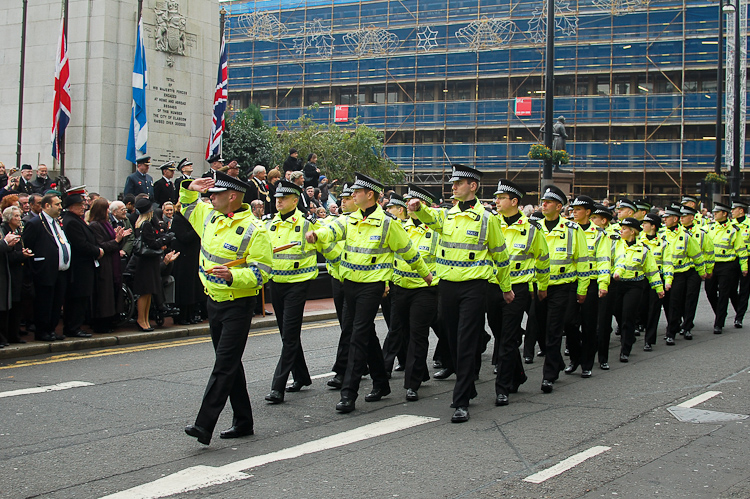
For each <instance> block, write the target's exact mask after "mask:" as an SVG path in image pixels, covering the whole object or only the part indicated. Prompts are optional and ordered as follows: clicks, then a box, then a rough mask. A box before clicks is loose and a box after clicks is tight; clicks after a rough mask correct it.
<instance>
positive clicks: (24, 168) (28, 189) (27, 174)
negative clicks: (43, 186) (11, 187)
mask: <svg viewBox="0 0 750 499" xmlns="http://www.w3.org/2000/svg"><path fill="white" fill-rule="evenodd" d="M33 176H34V170H33V169H32V168H31V165H21V178H20V179H19V181H18V187H16V190H17V191H18V192H25V193H26V194H31V193H33V192H36V190H35V189H34V183H33V182H32V181H31V177H33Z"/></svg>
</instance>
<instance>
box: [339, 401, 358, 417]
mask: <svg viewBox="0 0 750 499" xmlns="http://www.w3.org/2000/svg"><path fill="white" fill-rule="evenodd" d="M336 410H337V411H339V412H343V413H344V414H346V413H347V412H352V411H353V410H354V401H353V400H352V399H341V400H339V403H338V404H336Z"/></svg>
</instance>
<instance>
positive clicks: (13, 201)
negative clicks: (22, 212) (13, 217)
mask: <svg viewBox="0 0 750 499" xmlns="http://www.w3.org/2000/svg"><path fill="white" fill-rule="evenodd" d="M9 206H15V207H17V208H20V207H21V203H19V202H18V194H10V195H8V196H4V197H3V199H2V200H0V213H2V212H4V211H5V209H6V208H7V207H9Z"/></svg>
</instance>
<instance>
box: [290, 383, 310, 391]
mask: <svg viewBox="0 0 750 499" xmlns="http://www.w3.org/2000/svg"><path fill="white" fill-rule="evenodd" d="M311 384H312V383H307V384H305V385H303V384H302V383H300V382H299V381H295V382H293V383H292V384H291V385H289V386H287V387H286V391H287V392H290V393H293V392H298V391H300V390H302V387H305V386H310V385H311Z"/></svg>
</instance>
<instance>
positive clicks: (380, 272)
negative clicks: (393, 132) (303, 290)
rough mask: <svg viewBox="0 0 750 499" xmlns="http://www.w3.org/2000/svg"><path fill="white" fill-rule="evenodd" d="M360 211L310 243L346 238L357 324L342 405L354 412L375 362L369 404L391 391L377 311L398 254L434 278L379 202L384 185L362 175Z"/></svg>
mask: <svg viewBox="0 0 750 499" xmlns="http://www.w3.org/2000/svg"><path fill="white" fill-rule="evenodd" d="M352 190H353V198H354V202H355V203H356V205H357V208H359V210H358V211H356V212H354V213H352V214H351V215H349V216H348V217H346V221H345V223H344V222H341V221H340V220H335V221H334V222H333V223H331V224H329V225H327V226H325V227H322V228H320V229H318V230H315V231H310V232H308V233H307V234H306V239H307V242H309V243H316V245H317V248H318V249H319V250H321V251H322V252H323V253H327V252H328V251H332V250H333V248H334V247H335V243H336V242H338V241H342V240H343V241H345V245H344V252H343V254H342V257H341V263H340V269H341V277H342V278H343V279H344V286H343V287H344V297H345V300H346V307H345V309H344V323H345V326H346V327H349V325H351V330H352V337H351V342H350V345H349V359H348V363H347V367H346V374H345V375H344V381H343V386H342V389H341V400H340V401H339V403H338V404H336V410H337V411H340V412H344V413H347V412H352V411H353V410H354V408H355V406H354V403H355V401H356V399H357V392H358V391H359V383H360V381H361V379H362V375H363V374H364V372H365V369H367V367H368V365H369V369H370V377H371V378H372V384H373V389H372V392H370V393H369V394H368V395H367V396H366V397H365V401H366V402H375V401H378V400H380V399H381V398H383V397H384V396H386V395H388V394H389V393H391V388H390V386H389V384H388V377H387V374H386V372H385V365H384V362H383V351H382V350H381V348H380V342H379V340H378V337H377V334H376V333H375V315H376V314H377V312H378V306H379V305H380V298H381V297H382V296H383V292H384V291H385V283H386V281H389V280H391V278H392V276H393V259H394V253H398V254H399V255H401V257H402V258H403V259H404V261H405V262H406V264H407V265H409V266H410V267H411V269H412V270H413V271H414V272H415V273H416V274H418V275H419V277H420V278H422V279H424V280H425V282H426V283H427V284H430V283H431V282H432V274H430V271H429V269H428V268H427V265H426V264H425V263H424V260H422V258H421V257H420V255H419V252H418V251H417V248H415V247H414V245H413V244H412V242H411V241H410V240H409V236H408V235H407V234H406V231H405V230H404V228H403V227H402V226H401V223H399V222H397V221H395V220H393V219H392V218H391V217H390V216H388V215H386V214H385V212H384V211H383V209H382V208H381V207H380V205H379V204H378V196H379V194H380V193H381V192H382V191H383V184H381V183H380V182H378V181H377V180H375V179H373V178H370V177H368V176H366V175H363V174H361V173H357V174H356V178H355V181H354V184H353V185H352Z"/></svg>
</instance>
